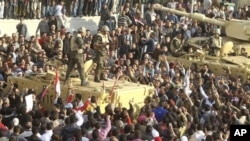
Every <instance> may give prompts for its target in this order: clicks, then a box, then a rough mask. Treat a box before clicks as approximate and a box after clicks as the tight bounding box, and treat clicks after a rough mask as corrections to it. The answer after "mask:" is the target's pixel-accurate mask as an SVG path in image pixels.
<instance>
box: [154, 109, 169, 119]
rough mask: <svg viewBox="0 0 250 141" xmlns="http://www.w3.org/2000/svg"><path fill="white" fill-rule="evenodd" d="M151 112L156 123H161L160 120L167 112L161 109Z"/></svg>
mask: <svg viewBox="0 0 250 141" xmlns="http://www.w3.org/2000/svg"><path fill="white" fill-rule="evenodd" d="M153 112H154V114H155V118H156V120H157V121H158V122H161V120H162V119H163V118H164V117H165V116H166V113H167V112H168V111H167V110H166V109H164V108H163V107H157V108H154V109H153Z"/></svg>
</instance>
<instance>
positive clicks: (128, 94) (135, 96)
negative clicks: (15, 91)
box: [2, 59, 154, 113]
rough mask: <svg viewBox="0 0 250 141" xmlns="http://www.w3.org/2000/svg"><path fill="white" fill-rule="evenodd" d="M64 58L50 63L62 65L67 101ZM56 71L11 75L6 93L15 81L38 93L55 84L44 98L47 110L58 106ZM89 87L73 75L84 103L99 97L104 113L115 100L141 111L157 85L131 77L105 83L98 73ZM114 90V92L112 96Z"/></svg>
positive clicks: (89, 63) (90, 65) (75, 88)
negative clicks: (56, 102) (20, 75)
mask: <svg viewBox="0 0 250 141" xmlns="http://www.w3.org/2000/svg"><path fill="white" fill-rule="evenodd" d="M64 63H65V62H63V61H62V60H58V59H52V60H50V61H48V62H47V65H55V66H57V67H58V70H60V71H59V78H60V85H61V98H62V100H63V101H64V102H65V101H66V99H67V97H68V93H69V90H68V85H67V84H64V82H63V81H64V79H65V70H66V69H65V68H64V65H63V64H64ZM94 66H95V65H94V62H93V60H89V61H86V62H85V64H84V67H85V74H86V75H87V74H88V73H89V72H90V71H91V70H92V68H93V67H94ZM55 75H56V74H55V72H54V71H53V72H52V71H49V72H46V73H42V74H31V75H27V76H23V77H14V76H9V77H8V82H7V86H6V87H4V88H2V90H3V92H4V93H7V92H8V91H9V90H10V87H11V85H10V84H11V83H13V84H15V85H16V86H18V88H19V89H20V90H23V89H25V88H34V89H35V92H36V94H39V93H41V91H42V90H43V89H44V88H45V87H46V86H48V85H49V84H51V83H52V85H51V86H50V87H49V89H48V92H47V94H46V95H45V97H44V98H43V99H42V105H43V106H44V107H45V108H46V109H51V108H52V106H53V105H54V99H55V97H56V92H55V86H54V83H53V81H54V80H55ZM87 77H88V82H89V85H88V86H84V87H83V86H80V79H79V77H78V75H77V74H73V76H71V78H70V81H69V82H70V83H71V84H70V85H72V86H73V87H72V89H73V93H74V94H75V93H79V94H81V95H82V99H83V102H84V101H85V100H87V99H88V98H89V95H91V96H95V97H96V98H97V99H98V102H97V103H98V104H99V105H100V108H101V112H104V110H105V106H107V104H109V103H111V102H112V103H113V104H114V105H115V106H118V104H120V103H121V104H122V106H123V107H126V108H129V102H130V103H132V105H133V106H134V107H135V113H138V112H139V109H140V108H141V107H142V106H143V105H144V99H145V98H146V97H148V96H150V95H151V94H153V92H154V87H153V86H149V85H141V84H137V83H132V82H129V81H128V80H127V79H120V80H113V79H110V80H108V81H103V82H102V83H96V82H94V81H93V79H94V76H92V75H87ZM111 93H112V95H111Z"/></svg>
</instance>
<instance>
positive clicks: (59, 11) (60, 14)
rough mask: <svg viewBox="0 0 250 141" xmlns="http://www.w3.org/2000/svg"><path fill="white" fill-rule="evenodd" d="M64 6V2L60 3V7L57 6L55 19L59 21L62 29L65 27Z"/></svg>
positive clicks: (59, 26)
mask: <svg viewBox="0 0 250 141" xmlns="http://www.w3.org/2000/svg"><path fill="white" fill-rule="evenodd" d="M63 5H64V2H63V1H60V3H59V4H58V5H56V9H55V17H56V19H57V21H58V25H57V27H58V28H61V26H65V24H64V23H65V18H64V13H63Z"/></svg>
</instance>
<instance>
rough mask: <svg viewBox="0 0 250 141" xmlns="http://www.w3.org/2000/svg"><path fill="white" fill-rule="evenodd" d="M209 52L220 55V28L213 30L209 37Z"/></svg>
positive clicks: (221, 43)
mask: <svg viewBox="0 0 250 141" xmlns="http://www.w3.org/2000/svg"><path fill="white" fill-rule="evenodd" d="M209 43H210V47H211V48H210V49H211V50H210V52H211V53H210V54H211V55H214V56H219V55H220V49H221V47H222V45H223V41H222V38H221V36H220V29H216V30H215V31H214V36H212V37H211V38H210V41H209Z"/></svg>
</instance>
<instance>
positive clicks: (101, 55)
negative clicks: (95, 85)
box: [93, 25, 109, 82]
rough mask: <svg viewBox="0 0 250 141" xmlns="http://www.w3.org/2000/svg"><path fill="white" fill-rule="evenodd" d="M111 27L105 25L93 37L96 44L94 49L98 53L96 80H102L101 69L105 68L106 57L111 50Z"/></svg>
mask: <svg viewBox="0 0 250 141" xmlns="http://www.w3.org/2000/svg"><path fill="white" fill-rule="evenodd" d="M108 32H109V28H108V26H106V25H104V26H102V27H101V32H100V33H97V35H96V36H94V39H93V45H94V50H95V54H96V59H95V60H96V64H97V66H96V69H95V80H94V81H95V82H100V78H101V79H102V80H106V79H103V78H102V77H101V71H102V70H103V69H104V66H105V59H106V57H107V54H108V50H109V35H108Z"/></svg>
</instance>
